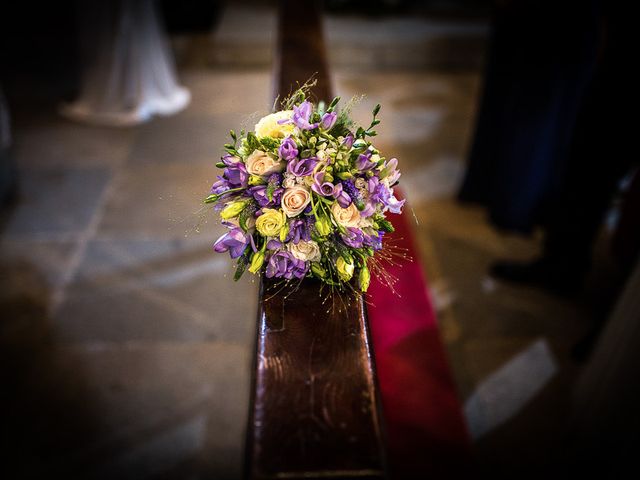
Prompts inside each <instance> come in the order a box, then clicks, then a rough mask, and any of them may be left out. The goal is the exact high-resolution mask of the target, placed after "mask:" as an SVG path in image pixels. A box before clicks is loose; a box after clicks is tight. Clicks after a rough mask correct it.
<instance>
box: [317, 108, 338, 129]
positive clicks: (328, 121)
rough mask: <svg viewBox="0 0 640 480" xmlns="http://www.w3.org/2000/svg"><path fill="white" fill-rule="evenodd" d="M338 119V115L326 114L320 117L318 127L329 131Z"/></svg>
mask: <svg viewBox="0 0 640 480" xmlns="http://www.w3.org/2000/svg"><path fill="white" fill-rule="evenodd" d="M337 119H338V114H337V113H336V112H327V113H325V114H324V115H322V120H321V121H320V127H321V128H322V129H324V130H331V127H333V126H334V125H335V123H336V120H337Z"/></svg>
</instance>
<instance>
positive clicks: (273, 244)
mask: <svg viewBox="0 0 640 480" xmlns="http://www.w3.org/2000/svg"><path fill="white" fill-rule="evenodd" d="M267 248H268V249H269V250H279V249H281V248H282V242H281V241H280V240H276V239H275V238H272V239H271V240H269V241H268V242H267Z"/></svg>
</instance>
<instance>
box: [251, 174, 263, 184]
mask: <svg viewBox="0 0 640 480" xmlns="http://www.w3.org/2000/svg"><path fill="white" fill-rule="evenodd" d="M265 183H267V181H266V180H265V179H264V178H262V177H261V176H260V175H251V176H249V185H253V186H255V185H264V184H265Z"/></svg>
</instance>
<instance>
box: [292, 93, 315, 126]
mask: <svg viewBox="0 0 640 480" xmlns="http://www.w3.org/2000/svg"><path fill="white" fill-rule="evenodd" d="M312 113H313V105H311V103H309V102H307V101H306V100H305V101H304V102H302V103H301V104H300V105H299V106H294V107H293V117H292V121H293V123H294V124H295V125H296V127H298V128H299V129H300V130H313V129H314V128H317V127H318V124H317V123H309V118H310V117H311V114H312Z"/></svg>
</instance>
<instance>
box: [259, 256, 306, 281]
mask: <svg viewBox="0 0 640 480" xmlns="http://www.w3.org/2000/svg"><path fill="white" fill-rule="evenodd" d="M307 269H308V265H307V262H305V261H303V260H298V259H297V258H295V257H294V256H293V255H291V254H290V253H289V252H287V251H284V250H280V251H279V252H275V253H273V254H272V255H271V257H269V263H268V264H267V269H266V276H267V278H273V277H277V278H286V279H287V280H291V279H292V278H294V277H295V278H303V277H304V276H305V275H306V274H307Z"/></svg>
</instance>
